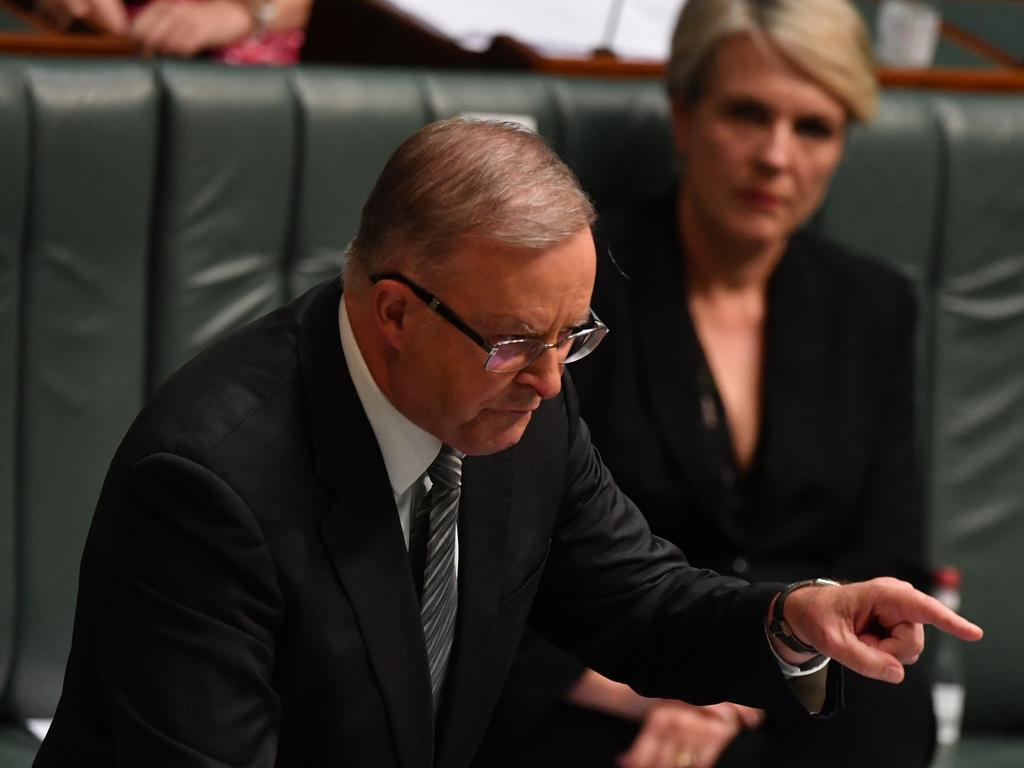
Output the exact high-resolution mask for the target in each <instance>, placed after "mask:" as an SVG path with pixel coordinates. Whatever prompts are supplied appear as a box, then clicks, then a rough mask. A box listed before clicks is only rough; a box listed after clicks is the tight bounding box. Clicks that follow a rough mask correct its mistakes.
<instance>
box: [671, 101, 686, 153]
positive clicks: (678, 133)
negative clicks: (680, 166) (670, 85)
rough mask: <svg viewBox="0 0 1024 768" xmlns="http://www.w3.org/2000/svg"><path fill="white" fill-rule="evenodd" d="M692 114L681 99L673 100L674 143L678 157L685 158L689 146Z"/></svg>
mask: <svg viewBox="0 0 1024 768" xmlns="http://www.w3.org/2000/svg"><path fill="white" fill-rule="evenodd" d="M689 132H690V112H689V109H688V107H687V106H686V105H685V104H683V102H682V101H681V100H680V99H673V100H672V143H673V145H674V146H675V148H676V155H678V156H679V157H685V155H686V151H687V145H688V144H689Z"/></svg>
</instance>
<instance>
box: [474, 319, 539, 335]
mask: <svg viewBox="0 0 1024 768" xmlns="http://www.w3.org/2000/svg"><path fill="white" fill-rule="evenodd" d="M481 322H482V323H483V324H485V325H487V327H489V328H498V329H501V332H502V333H516V334H521V335H523V336H543V335H544V333H545V331H543V330H541V329H539V328H535V327H534V326H532V325H530V324H529V323H528V322H526V321H525V320H523V319H522V318H521V317H516V316H515V315H484V316H483V317H482V318H481Z"/></svg>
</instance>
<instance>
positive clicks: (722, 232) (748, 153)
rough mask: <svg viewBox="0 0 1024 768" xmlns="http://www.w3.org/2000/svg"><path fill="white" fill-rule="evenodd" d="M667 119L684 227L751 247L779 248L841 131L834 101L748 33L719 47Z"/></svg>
mask: <svg viewBox="0 0 1024 768" xmlns="http://www.w3.org/2000/svg"><path fill="white" fill-rule="evenodd" d="M673 118H674V128H675V140H676V148H677V150H678V151H679V152H680V153H681V154H682V155H683V156H684V157H685V158H686V175H685V178H684V180H683V187H682V198H681V204H682V206H683V215H684V220H685V221H686V226H687V227H697V228H698V229H699V230H700V232H701V234H702V237H703V238H704V239H705V240H706V241H710V242H722V243H723V244H728V245H732V246H736V245H741V246H749V247H751V248H757V249H760V248H763V247H769V248H771V247H774V246H779V247H782V246H784V245H785V242H786V241H787V240H788V238H789V236H790V235H791V234H792V233H793V231H794V230H796V229H797V228H798V227H799V226H800V225H802V224H803V223H804V222H805V221H806V220H807V219H808V217H809V216H810V215H811V214H812V213H813V212H814V210H815V209H816V208H817V207H818V205H819V204H820V203H821V200H822V198H823V197H824V195H825V191H826V190H827V188H828V183H829V180H830V179H831V177H832V173H833V171H834V170H835V168H836V165H837V164H838V162H839V158H840V157H841V155H842V151H843V141H844V137H845V129H846V110H845V109H844V108H843V105H842V104H841V103H840V102H839V100H838V99H836V98H835V97H834V96H832V95H831V94H830V93H829V92H827V91H825V90H824V89H823V88H822V87H821V86H820V85H818V84H817V83H815V82H814V81H813V80H810V79H809V78H807V77H806V76H805V75H803V74H802V73H801V72H800V71H799V70H797V69H795V68H794V67H793V66H792V65H790V64H789V63H788V62H787V61H786V60H785V59H784V58H783V57H782V56H781V55H780V54H778V53H777V52H776V51H775V50H774V49H773V48H771V47H770V46H768V45H764V44H758V43H755V42H754V40H753V39H752V38H750V37H749V36H747V35H741V36H736V37H733V38H729V39H728V40H726V41H724V42H723V43H722V44H721V45H719V47H718V50H717V52H716V53H715V57H714V59H713V61H712V63H711V69H710V72H709V73H708V83H707V87H706V89H705V91H704V94H703V95H702V96H701V97H700V99H699V100H698V101H697V102H696V103H694V104H691V105H684V104H680V103H677V104H676V105H675V106H674V107H673Z"/></svg>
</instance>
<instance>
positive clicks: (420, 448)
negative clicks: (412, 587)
mask: <svg viewBox="0 0 1024 768" xmlns="http://www.w3.org/2000/svg"><path fill="white" fill-rule="evenodd" d="M338 329H339V331H340V332H341V351H342V353H343V354H344V355H345V364H346V365H348V372H349V375H350V376H351V377H352V384H353V385H354V386H355V388H356V394H357V395H358V396H359V401H360V402H361V403H362V405H363V410H364V411H365V412H366V418H367V419H368V420H369V422H370V427H371V428H372V429H373V434H374V436H375V437H376V438H377V445H379V446H380V452H381V455H383V457H384V467H385V469H386V470H387V473H388V479H389V480H390V481H391V493H392V494H393V495H394V497H395V507H396V508H397V509H398V522H399V524H401V526H402V536H403V537H404V538H405V547H406V549H408V548H409V529H410V526H411V520H412V510H414V509H415V508H416V507H417V506H418V505H419V502H420V500H421V499H422V498H423V496H424V495H425V494H426V493H427V491H429V490H430V486H431V483H430V478H429V477H428V476H427V469H428V468H429V467H430V465H431V463H432V462H433V461H434V459H435V458H437V455H438V454H439V453H440V452H441V441H440V440H438V439H437V438H436V437H434V436H433V435H432V434H430V433H429V432H425V431H424V430H422V429H420V428H419V427H418V426H416V425H415V424H413V423H412V422H411V421H409V419H407V418H406V417H405V416H404V415H403V414H402V413H401V412H399V410H398V409H397V408H395V406H393V405H392V404H391V402H390V401H389V400H388V399H387V398H386V397H385V396H384V393H383V392H381V391H380V387H379V386H377V382H376V381H374V380H373V376H372V374H371V373H370V369H369V368H368V367H367V366H366V360H365V359H364V358H363V353H362V351H361V350H360V349H359V343H358V342H357V341H356V337H355V334H353V333H352V324H351V323H350V322H349V319H348V309H347V308H346V307H345V296H344V294H343V295H342V297H341V302H340V304H339V305H338ZM458 573H459V530H458V524H456V528H455V575H456V578H458Z"/></svg>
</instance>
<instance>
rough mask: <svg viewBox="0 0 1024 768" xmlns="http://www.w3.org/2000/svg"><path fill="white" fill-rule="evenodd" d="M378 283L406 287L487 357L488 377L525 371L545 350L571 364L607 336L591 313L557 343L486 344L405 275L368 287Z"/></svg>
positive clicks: (387, 276)
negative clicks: (390, 282)
mask: <svg viewBox="0 0 1024 768" xmlns="http://www.w3.org/2000/svg"><path fill="white" fill-rule="evenodd" d="M381 280H394V281H395V282H399V283H401V284H402V285H404V286H406V287H407V288H408V289H409V290H411V291H412V292H413V293H414V294H416V296H417V298H419V299H420V300H421V301H423V303H424V304H426V305H427V307H429V308H430V310H431V311H433V312H436V313H437V314H439V315H440V316H441V317H443V318H444V319H445V320H447V321H448V322H449V323H451V324H452V325H454V326H455V327H456V328H458V329H459V330H460V331H461V332H462V333H463V334H465V335H466V337H468V338H469V339H470V340H472V341H473V343H474V344H476V345H477V346H478V347H480V348H481V349H482V350H483V351H484V352H486V353H487V360H485V361H484V368H485V369H487V370H488V371H491V372H492V373H516V372H517V371H521V370H523V369H524V368H527V367H529V366H530V365H531V364H532V363H533V362H534V361H535V360H536V359H537V358H538V357H540V356H541V355H543V354H544V353H545V352H546V351H547V350H549V349H555V350H557V351H558V353H559V355H560V356H561V359H560V360H559V362H560V363H562V364H565V363H573V362H575V361H577V360H580V359H582V358H584V357H586V356H587V355H589V354H590V353H591V352H593V351H594V349H596V348H597V345H598V344H600V343H601V339H603V338H604V337H605V336H606V335H607V334H608V326H606V325H605V324H604V323H602V322H601V321H600V320H599V319H598V317H597V315H595V314H594V310H592V309H591V310H590V319H589V321H588V322H587V324H586V325H585V326H583V327H582V328H577V329H575V330H574V331H572V332H571V333H569V334H567V335H566V336H564V337H562V338H561V339H559V340H558V341H555V342H551V343H547V342H545V341H542V340H540V339H530V338H515V339H505V340H503V341H499V342H497V343H495V344H490V343H488V341H487V339H485V338H484V337H483V336H482V335H480V334H479V333H477V332H476V331H474V330H473V329H472V328H470V327H469V325H468V324H467V323H466V322H465V321H464V320H463V319H462V318H461V317H459V316H458V315H457V314H455V312H453V311H452V310H451V309H450V308H449V307H448V306H447V305H446V304H445V303H444V302H442V301H441V300H440V299H439V298H437V296H435V295H434V294H432V293H431V292H430V291H428V290H426V289H425V288H422V287H420V286H419V285H417V284H416V283H414V282H413V281H412V280H410V279H409V278H407V277H406V276H405V275H402V274H399V273H398V272H383V273H379V274H375V275H370V282H372V283H375V284H376V283H379V282H380V281H381Z"/></svg>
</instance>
